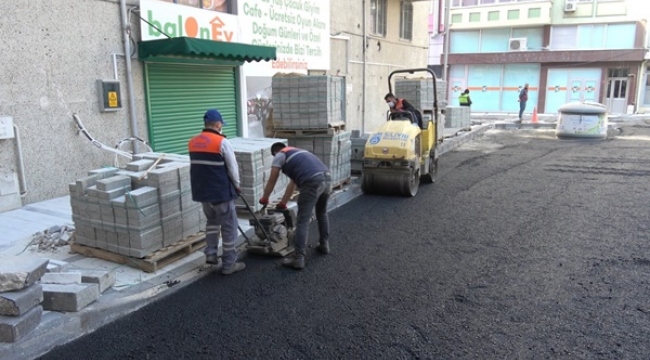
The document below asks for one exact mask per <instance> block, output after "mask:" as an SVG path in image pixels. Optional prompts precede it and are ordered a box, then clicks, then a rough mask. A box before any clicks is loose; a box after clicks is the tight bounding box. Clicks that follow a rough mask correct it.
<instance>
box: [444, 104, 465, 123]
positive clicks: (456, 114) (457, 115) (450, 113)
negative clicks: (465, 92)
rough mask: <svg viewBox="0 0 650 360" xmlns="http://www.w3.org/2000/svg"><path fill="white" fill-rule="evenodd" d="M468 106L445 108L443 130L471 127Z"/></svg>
mask: <svg viewBox="0 0 650 360" xmlns="http://www.w3.org/2000/svg"><path fill="white" fill-rule="evenodd" d="M471 122H472V119H471V113H470V107H469V106H447V107H446V108H445V128H465V127H468V126H470V125H471Z"/></svg>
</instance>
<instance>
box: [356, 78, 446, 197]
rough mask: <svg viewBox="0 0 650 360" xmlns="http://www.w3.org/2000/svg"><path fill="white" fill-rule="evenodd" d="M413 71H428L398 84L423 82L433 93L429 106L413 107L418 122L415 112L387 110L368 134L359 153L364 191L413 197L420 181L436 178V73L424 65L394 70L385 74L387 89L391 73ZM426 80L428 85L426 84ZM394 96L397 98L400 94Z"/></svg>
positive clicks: (389, 84)
mask: <svg viewBox="0 0 650 360" xmlns="http://www.w3.org/2000/svg"><path fill="white" fill-rule="evenodd" d="M416 72H425V73H428V76H427V77H426V80H425V81H422V80H420V81H405V82H403V83H402V84H409V83H412V84H413V86H418V87H421V86H422V85H421V84H422V83H425V84H426V85H427V88H428V90H430V91H432V92H433V103H432V106H433V108H431V109H417V110H418V111H420V113H421V117H422V121H421V124H419V123H418V120H417V114H415V113H413V112H412V111H392V112H389V113H388V114H387V116H386V118H387V119H386V120H387V121H386V123H384V124H383V125H382V126H380V127H379V128H378V129H376V130H375V131H374V132H373V133H371V134H370V136H369V137H368V141H367V142H366V145H365V148H364V152H363V171H362V185H361V187H362V190H363V192H364V193H367V194H381V195H403V196H415V195H416V194H417V192H418V188H419V186H420V181H423V182H425V183H433V182H435V181H436V176H437V173H438V152H437V151H436V150H437V145H438V144H439V143H441V142H442V131H438V130H439V129H438V128H439V124H440V123H439V113H440V111H439V109H438V99H437V96H436V75H435V74H434V73H433V71H431V70H430V69H426V68H422V69H419V68H418V69H403V70H396V71H393V72H391V73H390V75H389V76H388V89H389V92H390V93H393V86H392V78H393V76H394V75H397V74H400V73H408V74H414V73H416ZM405 80H406V79H405ZM408 80H411V79H408ZM429 80H430V81H431V84H432V85H429V84H428V81H429ZM418 84H419V85H418ZM429 86H430V88H429ZM423 90H427V89H413V91H410V90H409V91H402V93H403V94H406V93H413V94H415V93H417V92H420V93H422V91H423ZM396 95H397V96H398V97H399V95H400V94H396ZM406 100H409V99H408V98H407V99H406ZM410 101H413V100H410ZM421 103H426V101H421ZM429 103H431V101H429ZM413 105H414V106H418V105H419V104H413Z"/></svg>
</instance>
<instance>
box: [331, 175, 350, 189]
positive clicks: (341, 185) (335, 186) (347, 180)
mask: <svg viewBox="0 0 650 360" xmlns="http://www.w3.org/2000/svg"><path fill="white" fill-rule="evenodd" d="M350 183H352V178H351V177H350V178H347V179H345V180H343V181H341V182H340V183H338V184H336V185H332V190H340V189H342V188H343V187H344V186H345V185H350Z"/></svg>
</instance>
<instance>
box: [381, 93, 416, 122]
mask: <svg viewBox="0 0 650 360" xmlns="http://www.w3.org/2000/svg"><path fill="white" fill-rule="evenodd" d="M384 100H385V101H386V104H388V107H389V108H390V112H391V113H393V114H399V113H400V112H403V111H405V112H410V113H413V114H415V119H411V120H412V121H413V122H414V123H416V124H417V125H418V126H419V127H420V128H422V125H423V124H422V114H421V113H420V111H419V110H418V109H416V108H415V106H413V105H411V103H410V102H408V101H406V99H398V98H397V97H396V96H395V95H393V94H392V93H388V94H386V96H384Z"/></svg>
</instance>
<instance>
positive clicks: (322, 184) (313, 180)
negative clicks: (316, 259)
mask: <svg viewBox="0 0 650 360" xmlns="http://www.w3.org/2000/svg"><path fill="white" fill-rule="evenodd" d="M271 153H272V154H273V164H272V165H271V176H270V177H269V181H268V182H267V183H266V187H265V188H264V194H263V195H262V198H261V199H260V204H262V205H268V203H269V196H270V195H271V193H272V192H273V189H274V188H275V184H276V182H277V181H278V177H279V176H280V171H282V172H283V173H284V174H285V175H287V176H288V177H289V179H291V181H290V182H289V185H287V189H286V190H285V192H284V196H283V197H282V200H281V201H280V203H279V204H278V205H276V207H275V208H276V209H286V208H287V202H288V201H289V199H291V196H292V195H293V192H294V191H295V189H296V186H297V187H298V189H299V190H300V194H299V195H298V224H297V225H296V234H295V238H294V247H295V252H294V253H293V254H292V255H290V256H288V257H286V258H285V259H283V261H282V264H283V265H285V266H288V267H291V268H294V269H303V268H304V267H305V256H306V254H307V253H306V248H307V237H308V235H309V222H310V219H311V214H312V213H313V211H314V208H315V209H316V219H317V220H318V232H319V234H320V239H319V245H318V247H317V250H318V252H320V253H321V254H328V253H329V251H330V248H329V241H328V240H329V219H328V216H327V201H328V199H329V196H330V193H331V191H332V178H331V175H330V171H329V169H328V168H327V166H325V164H323V162H322V161H321V160H320V159H319V158H317V157H316V155H314V154H312V153H310V152H309V151H307V150H303V149H298V148H295V147H288V146H286V145H285V144H284V143H281V142H277V143H275V144H273V145H272V146H271Z"/></svg>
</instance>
